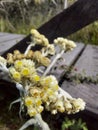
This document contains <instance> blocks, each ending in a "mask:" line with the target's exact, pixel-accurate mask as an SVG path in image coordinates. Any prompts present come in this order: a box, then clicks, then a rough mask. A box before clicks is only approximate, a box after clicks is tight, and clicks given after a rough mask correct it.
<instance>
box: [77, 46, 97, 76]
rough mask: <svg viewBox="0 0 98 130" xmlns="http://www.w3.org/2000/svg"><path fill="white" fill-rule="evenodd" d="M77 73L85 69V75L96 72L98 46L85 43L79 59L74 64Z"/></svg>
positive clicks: (91, 74) (93, 74) (95, 73)
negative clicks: (85, 45)
mask: <svg viewBox="0 0 98 130" xmlns="http://www.w3.org/2000/svg"><path fill="white" fill-rule="evenodd" d="M75 68H77V70H78V71H77V73H83V71H85V73H86V75H87V76H96V75H97V74H98V46H94V45H93V46H92V45H87V47H86V48H85V50H84V52H83V53H82V55H81V56H80V58H79V60H78V61H77V63H76V64H75Z"/></svg>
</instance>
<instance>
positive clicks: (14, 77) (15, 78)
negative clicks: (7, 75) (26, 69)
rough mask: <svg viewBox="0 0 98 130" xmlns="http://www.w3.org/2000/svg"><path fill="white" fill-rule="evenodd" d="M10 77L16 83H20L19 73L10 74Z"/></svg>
mask: <svg viewBox="0 0 98 130" xmlns="http://www.w3.org/2000/svg"><path fill="white" fill-rule="evenodd" d="M12 77H13V79H14V80H16V81H17V82H19V81H21V75H20V73H19V72H17V71H15V72H14V73H13V74H12Z"/></svg>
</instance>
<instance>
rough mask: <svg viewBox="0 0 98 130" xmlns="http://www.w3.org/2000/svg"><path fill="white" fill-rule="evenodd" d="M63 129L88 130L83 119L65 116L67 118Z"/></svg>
mask: <svg viewBox="0 0 98 130" xmlns="http://www.w3.org/2000/svg"><path fill="white" fill-rule="evenodd" d="M62 130H88V129H87V126H86V123H85V122H82V120H81V119H78V120H77V121H76V120H75V119H72V120H70V119H68V118H65V120H64V121H63V123H62Z"/></svg>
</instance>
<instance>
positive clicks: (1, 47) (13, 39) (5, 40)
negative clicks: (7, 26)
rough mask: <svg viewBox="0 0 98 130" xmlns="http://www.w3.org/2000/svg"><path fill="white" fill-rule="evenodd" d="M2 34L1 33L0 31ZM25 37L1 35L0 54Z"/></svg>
mask: <svg viewBox="0 0 98 130" xmlns="http://www.w3.org/2000/svg"><path fill="white" fill-rule="evenodd" d="M0 34H1V33H0ZM23 38H24V35H16V34H7V33H6V35H4V34H3V35H1V36H0V55H2V54H3V53H4V52H5V51H7V50H8V49H10V48H11V47H12V46H14V45H15V44H17V42H19V41H21V40H22V39H23Z"/></svg>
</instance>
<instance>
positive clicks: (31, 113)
mask: <svg viewBox="0 0 98 130" xmlns="http://www.w3.org/2000/svg"><path fill="white" fill-rule="evenodd" d="M28 114H29V116H30V117H32V116H35V115H36V114H37V111H36V109H35V108H33V107H31V108H28Z"/></svg>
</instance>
